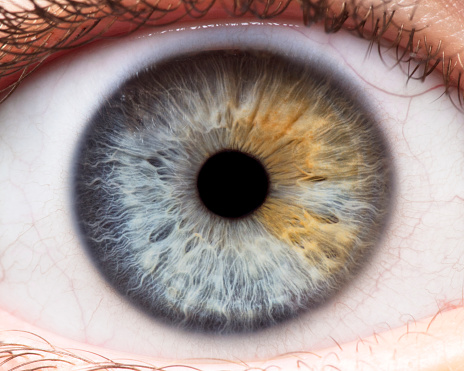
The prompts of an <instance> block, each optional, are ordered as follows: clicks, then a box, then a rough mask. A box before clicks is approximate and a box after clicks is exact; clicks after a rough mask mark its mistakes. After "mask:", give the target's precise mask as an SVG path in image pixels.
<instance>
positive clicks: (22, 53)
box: [0, 0, 464, 108]
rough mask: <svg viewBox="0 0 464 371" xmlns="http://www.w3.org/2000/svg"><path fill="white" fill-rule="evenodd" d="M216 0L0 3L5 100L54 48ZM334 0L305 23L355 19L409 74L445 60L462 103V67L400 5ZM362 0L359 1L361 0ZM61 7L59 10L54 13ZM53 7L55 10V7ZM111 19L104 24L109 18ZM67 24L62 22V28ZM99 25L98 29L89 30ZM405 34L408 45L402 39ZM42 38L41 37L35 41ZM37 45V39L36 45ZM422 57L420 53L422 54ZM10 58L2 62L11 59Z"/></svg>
mask: <svg viewBox="0 0 464 371" xmlns="http://www.w3.org/2000/svg"><path fill="white" fill-rule="evenodd" d="M216 1H220V0H208V2H207V3H206V5H205V4H204V2H203V1H202V2H201V8H200V7H198V6H197V5H198V4H200V2H199V1H198V0H196V1H192V0H179V2H178V3H177V5H175V6H173V7H169V8H162V7H159V6H158V5H157V3H156V2H155V4H150V3H149V1H148V0H138V1H137V2H135V4H132V5H129V6H126V5H123V4H122V0H100V1H98V2H93V1H90V2H76V1H74V0H67V1H66V3H63V1H59V0H49V3H50V4H51V5H48V6H46V7H40V6H39V5H37V4H36V2H35V0H30V4H31V5H33V6H34V9H33V10H17V11H8V10H6V9H5V8H4V7H0V19H1V20H0V45H3V46H2V47H1V48H0V79H3V78H10V79H11V80H12V82H11V83H10V84H9V85H7V86H6V87H5V88H3V89H2V90H0V103H2V102H3V101H4V100H5V99H6V98H8V97H9V96H10V95H11V94H12V93H13V91H14V90H15V89H16V88H17V87H18V86H19V84H20V83H21V82H22V81H23V80H24V79H25V78H26V77H27V76H28V75H29V74H31V73H32V72H33V71H34V70H35V69H37V68H38V67H39V66H40V65H42V64H43V63H44V62H45V61H46V60H47V59H48V58H49V57H50V56H51V55H52V54H54V53H56V52H58V51H63V50H67V49H72V48H75V47H78V46H82V45H85V44H88V43H90V42H92V41H95V40H97V39H101V38H103V37H104V34H105V33H107V32H108V31H109V30H110V29H111V27H112V26H113V25H114V23H115V22H116V21H119V22H121V21H122V22H128V23H132V24H133V25H134V28H133V29H132V30H131V31H130V32H131V33H132V32H135V31H137V30H139V29H140V28H141V27H143V26H151V27H160V26H166V25H169V24H172V23H175V22H177V21H178V20H179V19H180V18H183V17H185V16H186V15H189V16H190V17H192V18H198V19H199V18H202V17H203V16H205V15H206V14H207V13H208V11H209V10H210V9H211V7H212V6H213V5H214V4H215V2H216ZM292 1H295V0H282V1H279V2H274V1H273V0H264V1H263V0H234V2H233V3H232V5H231V6H230V7H228V6H226V5H225V3H224V2H222V6H223V8H224V9H225V11H226V12H227V13H229V14H230V15H231V16H233V17H238V16H243V15H245V14H247V13H249V14H252V15H254V16H255V17H257V18H259V19H270V18H274V17H276V16H278V15H281V14H282V13H283V12H284V11H285V9H287V7H288V6H289V5H290V3H291V2H292ZM331 1H332V0H300V1H299V3H300V5H301V8H302V20H303V23H304V24H305V25H306V26H310V25H311V24H313V23H318V22H323V23H324V27H325V31H326V32H328V33H335V32H337V31H339V30H340V29H341V28H342V27H343V26H344V25H345V23H346V22H347V21H348V20H351V21H352V22H353V25H352V26H350V27H349V28H348V29H349V30H350V31H353V32H355V33H357V34H358V35H359V36H360V37H361V38H363V39H366V40H368V41H369V42H370V46H369V49H368V51H369V52H370V51H371V50H372V49H373V47H374V45H375V44H377V45H378V48H377V50H378V53H379V54H380V56H381V57H382V53H383V50H391V49H394V50H395V51H396V59H397V64H398V65H399V64H401V65H405V67H406V69H407V74H408V79H420V80H425V78H426V77H427V76H428V75H430V74H431V73H432V72H433V71H434V70H435V69H436V68H437V67H438V66H439V65H440V64H442V71H443V73H442V77H443V82H444V87H445V94H448V95H450V90H451V88H452V87H456V88H457V89H456V90H457V100H458V102H457V105H458V106H459V107H461V108H462V107H464V101H463V99H462V92H461V90H462V83H461V78H462V72H461V71H459V73H458V77H457V82H454V83H453V82H452V80H451V74H452V72H453V70H454V69H455V68H456V66H457V65H458V61H459V56H451V57H447V56H445V55H444V53H443V52H442V51H441V46H442V44H441V41H440V42H439V43H438V45H437V47H436V48H435V49H433V48H431V47H430V46H429V45H427V38H426V36H424V37H423V38H420V39H418V40H417V39H415V38H414V36H415V35H416V34H417V32H418V31H420V30H417V29H416V28H411V29H405V28H404V25H402V24H401V25H400V24H396V23H395V22H394V18H395V10H392V11H388V10H386V6H387V5H388V4H389V3H391V1H392V0H381V3H380V4H379V5H377V6H373V5H363V4H357V1H356V0H346V1H344V2H343V3H342V6H341V10H340V12H339V13H334V12H333V11H331V10H330V6H331ZM419 1H420V0H416V3H415V4H414V8H413V10H412V12H411V14H412V15H411V19H412V17H413V15H414V13H415V10H414V9H415V8H416V7H417V6H418V5H419ZM358 2H359V1H358ZM181 7H183V8H184V10H185V11H184V13H183V14H181V15H180V16H178V17H176V19H174V20H173V19H169V20H167V21H166V22H163V18H164V17H166V16H167V15H168V14H171V13H172V12H173V11H176V10H179V8H181ZM57 9H58V10H59V14H56V13H57ZM51 10H53V13H52V12H51ZM105 21H106V22H107V24H105V25H104V24H103V23H104V22H105ZM62 24H66V25H67V28H66V33H65V34H64V35H63V36H62V37H61V38H60V39H59V40H58V41H56V42H55V43H54V44H52V45H48V43H49V41H50V37H51V35H52V33H51V31H52V30H53V29H55V28H60V25H62ZM61 27H62V26H61ZM98 27H101V29H100V30H99V31H98V32H97V33H96V34H94V35H92V36H89V35H90V32H91V31H93V30H95V29H97V28H98ZM391 27H395V28H396V29H397V37H396V38H395V40H393V41H392V42H390V43H388V44H386V42H385V41H383V36H384V35H385V33H386V32H387V30H389V29H390V28H391ZM404 39H407V40H408V41H407V43H406V46H405V47H401V46H400V44H401V42H402V41H403V40H404ZM38 40H40V41H39V42H38ZM33 43H34V44H35V43H38V45H33ZM419 55H420V56H419ZM8 57H9V58H11V60H10V61H8V62H2V60H4V59H6V58H8Z"/></svg>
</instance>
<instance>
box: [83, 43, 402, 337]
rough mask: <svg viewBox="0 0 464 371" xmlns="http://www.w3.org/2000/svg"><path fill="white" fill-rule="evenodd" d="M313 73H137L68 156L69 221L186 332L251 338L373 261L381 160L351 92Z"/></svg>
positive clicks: (180, 69) (273, 64)
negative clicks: (73, 154) (71, 217)
mask: <svg viewBox="0 0 464 371" xmlns="http://www.w3.org/2000/svg"><path fill="white" fill-rule="evenodd" d="M319 70H320V68H318V67H317V66H312V65H306V64H304V63H301V62H297V61H293V60H291V59H288V58H285V57H282V56H278V55H274V54H270V53H267V52H259V51H240V50H219V51H210V52H202V53H198V54H193V55H188V56H183V57H178V58H174V59H171V60H166V61H163V62H160V63H157V64H155V65H154V66H152V67H149V68H147V69H145V70H143V71H139V72H138V73H137V74H136V75H135V76H134V77H132V78H131V79H129V80H128V81H126V82H125V83H123V84H122V85H121V86H120V87H119V88H118V89H117V90H116V92H115V93H114V95H113V96H112V97H111V98H109V99H108V100H106V101H105V102H104V103H103V104H102V105H101V106H100V107H99V109H98V111H97V113H96V114H95V115H94V116H93V118H92V119H91V120H90V122H89V124H88V127H87V130H86V133H85V135H84V136H83V137H82V139H81V145H80V146H79V148H77V153H76V162H75V169H74V172H75V174H74V191H75V202H74V207H75V218H76V222H77V225H78V226H79V231H80V234H81V238H82V241H83V244H84V246H85V247H86V249H87V251H88V252H89V256H90V257H91V259H92V260H93V261H94V263H95V265H96V266H97V267H98V269H99V270H100V272H101V273H102V275H103V276H104V277H105V278H106V279H107V281H108V282H110V283H111V285H112V286H113V287H114V288H115V289H116V290H117V291H119V292H120V293H121V294H122V296H123V297H124V298H126V299H127V300H129V301H130V302H131V303H134V304H135V305H136V306H137V307H139V308H141V309H142V310H143V311H145V312H146V313H148V314H150V315H151V316H153V317H154V318H156V319H157V320H160V321H163V322H167V323H171V324H173V325H175V326H178V327H180V328H182V329H186V330H194V331H201V332H210V333H219V334H223V333H238V332H248V331H256V330H260V329H264V328H267V327H270V326H274V325H276V324H278V323H281V322H283V321H287V320H289V319H291V318H294V317H296V316H297V315H299V314H301V313H303V312H307V311H310V310H311V309H312V308H317V307H320V306H321V305H323V304H324V303H325V302H326V301H327V300H328V299H330V298H331V297H332V296H333V295H335V294H336V293H338V292H339V291H340V290H342V288H343V287H344V286H345V285H347V284H349V283H350V281H351V280H352V279H353V277H354V276H355V274H356V273H357V272H358V270H359V269H360V268H362V267H364V266H365V265H366V264H368V257H369V256H370V254H371V253H372V252H373V250H375V246H376V245H377V243H378V242H379V239H380V236H381V233H382V230H383V228H384V227H385V225H386V222H387V219H388V215H389V210H390V205H391V196H392V194H393V192H392V187H393V181H392V170H393V169H392V164H391V159H390V156H389V151H388V148H387V147H386V145H385V143H384V140H383V137H382V135H381V133H380V130H379V129H378V127H377V126H376V123H375V120H374V119H373V118H372V116H371V115H370V114H369V113H368V111H367V110H366V107H363V106H362V104H360V103H359V102H358V101H356V100H355V99H354V97H355V96H356V94H355V93H354V91H350V90H347V87H346V86H345V87H342V86H341V85H340V84H338V83H337V82H334V81H332V79H331V78H329V77H328V76H329V74H328V71H327V72H326V73H325V74H323V73H322V72H321V71H319ZM213 158H214V159H215V160H214V161H215V164H216V165H214V166H213V165H212V166H211V167H209V170H208V171H205V172H204V171H203V169H204V168H205V167H206V164H210V160H211V159H213ZM237 164H238V165H237ZM211 169H212V170H211ZM260 169H262V173H263V176H262V177H259V179H258V178H256V177H255V175H256V174H257V173H259V172H260V171H261V170H260ZM201 174H206V175H204V176H203V175H201ZM200 178H201V181H200ZM260 179H261V180H260ZM204 184H206V187H205V186H203V185H204ZM259 184H262V186H259ZM257 185H258V188H256V186H257ZM205 189H206V191H205ZM250 194H253V195H252V196H251V197H250ZM211 196H214V197H213V198H212V201H211ZM205 198H207V199H208V200H209V201H208V202H206V201H205ZM230 199H232V200H233V201H232V202H229V200H230ZM256 201H257V202H256ZM250 202H251V205H250ZM238 204H240V205H243V207H239V208H236V206H237V205H238ZM237 210H238V211H237Z"/></svg>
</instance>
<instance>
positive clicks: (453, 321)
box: [0, 308, 464, 371]
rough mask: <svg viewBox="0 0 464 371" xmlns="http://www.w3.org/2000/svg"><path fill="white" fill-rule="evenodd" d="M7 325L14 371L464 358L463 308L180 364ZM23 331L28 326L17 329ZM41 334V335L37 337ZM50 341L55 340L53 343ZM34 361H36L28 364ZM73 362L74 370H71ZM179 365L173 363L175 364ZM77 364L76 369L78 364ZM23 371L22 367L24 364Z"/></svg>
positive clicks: (366, 370) (7, 356)
mask: <svg viewBox="0 0 464 371" xmlns="http://www.w3.org/2000/svg"><path fill="white" fill-rule="evenodd" d="M5 323H6V324H8V325H9V326H11V327H10V328H15V329H16V330H15V331H0V339H2V338H3V339H5V338H6V339H7V341H5V340H3V341H0V365H2V362H4V363H3V365H6V366H7V367H8V368H7V370H13V369H14V368H15V367H17V366H20V365H26V364H27V365H28V367H31V366H36V367H37V366H39V365H40V366H42V367H44V366H45V365H46V366H51V367H54V368H55V367H56V368H58V369H59V370H61V369H62V370H69V369H79V370H102V369H106V368H105V367H110V366H111V369H116V370H124V369H126V370H127V369H131V370H146V369H147V367H149V368H148V369H150V370H151V369H159V368H162V369H164V367H165V368H166V370H167V369H169V370H191V369H194V370H249V369H256V370H267V369H274V368H275V369H277V370H278V369H282V370H305V369H308V370H326V369H335V370H357V371H370V370H406V369H408V370H421V371H442V370H443V371H445V370H460V369H461V365H462V364H463V362H464V359H463V358H464V356H463V354H462V349H463V347H464V339H463V336H462V328H463V326H464V309H463V308H458V309H454V310H449V311H441V312H438V313H437V314H436V315H435V316H434V317H432V318H428V319H424V320H421V321H414V320H411V322H410V323H409V324H408V326H405V327H401V328H398V329H394V330H391V331H387V332H384V333H381V334H375V335H374V336H370V337H367V338H363V339H359V340H357V341H353V342H350V343H347V344H342V345H338V344H337V345H335V346H334V347H332V348H329V349H324V350H323V351H318V350H315V351H308V352H301V353H290V354H284V355H281V356H280V357H276V358H274V359H270V360H267V361H260V362H251V363H248V362H246V361H241V360H237V361H236V362H233V361H222V360H217V359H211V360H204V359H193V360H190V361H186V360H183V361H181V362H179V361H175V360H158V359H152V358H150V357H143V356H137V361H136V360H135V359H134V355H131V354H127V353H122V352H115V351H112V350H107V349H102V348H98V347H95V346H90V345H87V344H80V343H76V342H73V341H70V340H67V339H64V338H61V337H57V336H56V335H53V334H48V333H46V332H44V331H43V330H39V329H37V328H35V327H33V326H31V325H30V324H26V323H24V322H22V321H20V320H18V319H16V318H15V317H13V316H11V315H10V314H8V313H6V312H2V311H0V328H1V329H5V328H7V327H6V326H5ZM18 330H24V332H22V331H18ZM34 334H40V337H39V336H38V335H34ZM49 341H50V343H48V342H49ZM28 362H32V364H28ZM70 365H72V366H73V368H70ZM174 365H175V366H176V367H173V366H174ZM74 366H75V368H74ZM19 370H23V368H19Z"/></svg>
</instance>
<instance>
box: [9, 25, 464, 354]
mask: <svg viewBox="0 0 464 371" xmlns="http://www.w3.org/2000/svg"><path fill="white" fill-rule="evenodd" d="M224 46H228V47H244V46H249V47H254V48H265V49H269V50H275V51H280V52H282V53H287V54H288V55H290V56H292V57H294V58H304V59H306V60H309V61H310V62H311V63H323V64H324V65H325V66H327V68H329V70H330V69H332V70H338V72H339V73H340V74H342V76H344V77H345V78H346V80H347V81H349V82H350V83H351V84H353V86H356V89H358V90H359V91H361V93H362V95H363V96H365V97H367V100H366V102H368V103H369V104H370V106H371V107H372V108H373V109H374V110H375V113H376V116H377V117H378V119H379V124H380V127H381V130H382V131H383V132H384V133H385V136H386V138H387V141H388V142H389V144H390V146H391V148H392V151H393V157H394V162H395V166H396V168H397V172H398V174H397V194H396V203H395V205H394V210H393V215H392V218H391V223H390V225H389V226H388V228H387V230H386V233H385V237H384V239H383V241H382V242H381V244H380V246H379V248H378V252H377V253H376V254H375V256H373V258H372V261H371V262H370V264H369V265H368V266H367V267H366V269H364V270H363V271H362V272H361V274H360V275H359V276H358V277H357V279H356V280H355V281H354V282H352V283H350V285H348V286H347V287H346V289H345V290H344V291H343V292H342V293H341V294H340V295H338V296H337V297H335V298H334V299H333V300H332V301H331V302H329V303H327V305H325V306H324V307H322V308H320V309H319V310H317V311H314V312H312V313H309V314H307V315H305V316H302V317H300V318H298V319H296V320H294V321H292V322H290V323H286V324H284V325H282V326H279V327H275V328H272V329H269V330H266V331H263V332H259V333H256V334H253V335H247V336H231V337H227V338H219V337H215V336H202V335H198V334H185V333H182V332H179V331H175V330H173V329H172V328H170V327H167V326H164V325H162V324H158V323H155V322H153V321H152V320H151V319H149V318H148V317H146V316H145V315H143V314H141V313H139V312H138V311H136V310H135V309H133V308H132V307H131V306H130V305H129V304H128V303H126V302H125V301H124V299H121V298H120V297H119V296H118V295H116V294H115V293H114V292H113V291H112V289H111V288H110V287H108V285H107V284H106V283H105V282H104V281H103V280H102V278H101V277H100V276H99V274H98V273H97V271H96V270H95V269H94V268H93V266H92V264H91V262H90V261H89V259H88V257H87V256H86V255H85V253H84V252H83V249H82V247H81V246H80V241H79V239H78V237H77V236H76V234H75V232H74V229H73V225H72V220H71V217H70V207H71V205H70V199H69V175H70V171H71V168H70V166H71V163H72V156H73V151H74V148H75V147H76V145H77V141H78V139H79V136H80V135H81V133H82V131H83V130H84V126H85V123H86V121H87V119H88V118H89V117H90V115H91V113H92V111H93V110H94V109H95V108H96V107H97V106H98V104H99V103H100V102H102V101H103V100H104V99H105V97H106V96H108V94H109V93H110V92H111V91H112V90H113V89H114V88H115V87H116V86H117V84H118V83H120V82H121V81H123V80H124V79H125V78H126V77H128V76H130V75H131V74H132V73H134V72H135V71H137V69H138V68H141V67H142V66H144V65H146V64H148V63H150V62H152V61H156V60H159V59H162V58H165V57H168V56H169V55H175V54H177V53H179V52H187V51H189V50H202V49H212V48H218V47H224ZM366 50H367V42H365V41H362V40H358V39H356V38H353V37H352V36H350V35H348V34H346V33H343V32H341V33H339V34H337V35H331V36H330V35H326V34H324V33H323V32H322V30H321V29H319V28H316V27H312V28H310V29H307V28H304V27H298V26H293V25H290V24H288V25H285V24H270V23H260V22H248V23H240V24H238V23H236V24H202V25H196V26H192V27H185V28H182V29H172V30H165V31H159V32H156V33H153V32H152V33H147V32H145V33H144V34H139V35H137V36H132V37H130V38H126V39H124V40H118V41H117V42H107V43H105V44H100V45H98V46H95V47H90V48H87V49H86V51H83V52H81V53H76V54H74V55H73V56H72V58H71V57H66V58H63V59H62V60H59V61H57V62H56V63H53V64H51V65H50V66H48V67H47V68H46V69H45V70H43V71H41V72H40V73H39V74H37V76H36V77H34V78H33V79H31V80H30V81H28V82H27V83H26V84H24V85H23V86H22V87H21V88H20V89H19V90H18V91H17V93H16V94H15V95H13V96H12V98H11V99H10V100H8V101H7V102H6V103H5V104H4V105H3V106H1V107H0V123H1V128H0V189H1V194H0V277H1V279H0V307H2V308H3V309H5V310H7V311H9V312H11V313H14V314H15V315H16V316H18V317H21V318H24V319H26V320H28V321H30V322H31V323H33V324H36V325H38V326H40V327H43V328H46V329H48V330H51V331H54V332H56V333H59V334H62V335H64V336H67V337H69V338H73V339H76V340H79V341H84V342H88V343H92V344H96V345H104V346H106V347H109V348H113V349H121V350H124V351H127V352H134V353H141V354H147V355H151V356H159V357H166V358H184V357H214V358H230V359H235V358H239V359H253V358H264V357H269V356H275V355H277V354H281V353H285V352H291V351H301V350H306V351H308V350H312V349H317V348H322V347H325V346H332V345H333V340H332V339H331V338H333V339H335V340H336V341H337V342H339V343H343V342H345V341H349V340H352V339H354V338H356V337H358V336H366V335H370V334H372V332H373V331H376V332H380V331H382V330H384V329H387V328H389V327H396V326H399V325H402V324H404V323H405V322H407V321H409V320H411V318H412V316H414V318H421V317H424V316H428V315H432V314H434V313H435V312H436V310H437V309H438V307H437V305H440V303H444V302H447V301H450V300H453V299H459V298H460V297H461V293H462V282H463V278H464V273H463V269H462V268H463V267H464V266H463V261H462V248H463V242H462V241H464V227H463V226H464V223H463V222H464V220H463V219H464V217H463V215H464V207H463V202H462V200H463V196H464V195H463V194H462V192H463V190H464V177H463V169H464V154H463V152H462V144H463V141H464V125H462V124H463V122H462V121H463V116H462V115H461V114H460V113H459V112H458V111H457V110H456V109H455V108H454V107H453V106H452V105H451V103H450V102H449V100H448V99H447V98H446V97H441V98H440V94H441V93H442V90H441V89H436V90H431V89H432V88H433V87H435V86H437V85H439V83H440V79H439V78H435V77H433V76H431V77H430V79H429V80H428V81H427V82H426V83H425V84H421V83H418V82H415V81H410V82H409V84H406V79H405V77H404V74H403V73H402V72H401V71H400V70H399V69H397V68H396V69H390V68H389V66H388V65H387V66H385V65H384V64H382V62H381V61H380V60H379V58H378V56H377V55H376V54H375V53H373V55H372V56H371V57H369V58H365V56H366ZM385 58H386V60H387V64H388V63H390V64H391V65H393V64H394V60H393V59H392V58H390V57H388V56H386V57H385ZM428 90H431V91H430V92H427V91H428ZM353 93H354V91H353ZM459 192H461V194H460V193H459Z"/></svg>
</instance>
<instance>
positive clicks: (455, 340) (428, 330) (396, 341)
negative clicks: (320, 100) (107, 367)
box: [3, 309, 462, 367]
mask: <svg viewBox="0 0 464 371" xmlns="http://www.w3.org/2000/svg"><path fill="white" fill-rule="evenodd" d="M459 311H460V310H459V309H456V310H455V311H453V312H452V313H453V314H451V312H448V313H443V314H440V315H438V316H437V318H436V319H434V320H433V321H432V319H428V320H426V321H423V322H421V321H420V322H418V323H419V324H418V327H417V328H414V329H411V328H409V329H408V330H406V329H401V331H398V332H396V333H395V335H392V336H391V337H390V338H389V340H388V341H387V342H386V343H389V344H390V341H391V344H393V345H391V347H387V348H388V352H391V353H388V355H389V356H390V355H391V354H399V353H400V350H399V348H403V343H402V342H401V340H402V339H404V338H408V339H409V340H410V339H411V336H409V335H408V336H406V334H411V333H414V339H413V340H412V341H411V342H410V343H409V344H410V345H411V344H412V345H411V348H408V347H406V348H408V349H412V347H418V349H419V350H422V351H423V350H424V349H430V347H432V348H434V343H430V342H427V341H424V338H427V337H429V336H430V337H433V336H432V335H431V334H432V331H434V330H435V327H434V325H435V324H438V325H437V326H438V328H439V329H440V330H442V329H447V330H450V331H449V332H444V331H443V332H440V331H437V335H436V338H439V339H440V346H442V345H443V344H445V345H446V346H447V351H448V352H451V353H452V352H453V349H454V350H456V348H457V350H459V346H460V344H461V343H460V340H459V339H460V337H459V333H457V331H456V329H459V328H462V321H461V317H460V316H459ZM3 318H4V319H6V323H7V324H11V326H14V325H15V324H16V323H15V322H13V321H11V322H8V321H9V318H10V317H8V316H7V315H5V316H4V317H3ZM442 318H443V319H444V320H443V321H439V320H437V319H442ZM445 319H446V320H445ZM445 323H452V324H454V326H453V327H452V328H450V327H447V326H445ZM429 324H431V325H430V327H428V325H429ZM17 326H18V327H17V328H21V327H20V326H21V325H20V324H18V325H17ZM7 327H8V328H11V327H10V326H7ZM23 328H24V329H27V328H29V329H31V328H30V327H28V326H25V327H23ZM453 331H454V332H453ZM38 333H40V330H38ZM417 334H425V335H424V338H421V336H416V335H417ZM58 341H61V340H58ZM369 341H371V342H372V344H378V343H380V344H385V343H382V341H378V340H376V339H375V338H370V339H369V340H366V342H369ZM66 346H67V345H66ZM436 346H438V345H436V344H435V347H436ZM443 346H444V345H443ZM79 347H80V348H83V347H84V346H83V345H81V346H79ZM350 347H351V348H350ZM421 347H423V348H422V349H421ZM342 348H343V350H344V351H343V352H342V351H341V350H337V349H336V348H334V349H332V350H333V351H334V352H335V354H336V355H337V356H338V358H340V359H342V360H343V359H349V357H348V356H347V354H348V351H347V349H352V350H353V353H354V354H356V356H355V359H356V360H357V361H361V360H363V358H361V357H363V356H364V355H366V354H365V353H364V352H363V351H362V350H359V348H361V347H360V346H359V347H357V348H358V349H356V350H355V348H356V347H355V346H354V345H353V346H351V345H350V346H347V347H345V346H342ZM374 349H376V350H378V352H375V351H374V352H372V353H371V355H370V357H371V360H372V358H373V357H374V356H373V354H374V353H375V354H377V355H378V354H381V352H380V348H377V347H376V346H374ZM416 351H417V349H416ZM101 352H103V353H104V351H101ZM367 353H369V352H367ZM430 353H432V352H430ZM433 353H435V352H433ZM448 354H450V353H448ZM115 356H116V357H117V355H115ZM318 356H321V357H322V358H326V357H324V356H323V355H322V353H321V354H318ZM368 356H369V355H368ZM327 358H328V357H327ZM403 359H405V358H404V357H403ZM422 359H423V360H424V359H426V358H422ZM399 360H401V357H399V356H398V357H397V358H396V360H395V361H397V362H398V363H399ZM442 360H443V361H446V362H449V363H448V365H452V364H453V362H454V361H455V360H456V359H455V358H453V355H452V354H451V355H449V356H448V358H444V359H442ZM305 361H306V362H310V361H309V360H308V359H305ZM409 361H411V358H410V359H409ZM413 361H415V360H413ZM427 361H430V362H432V360H430V359H427ZM438 361H440V360H438ZM311 362H312V361H311ZM329 362H330V361H329ZM329 362H327V364H333V365H336V364H337V363H336V361H333V363H329ZM373 362H374V361H373ZM341 364H343V363H341ZM431 364H432V363H430V364H429V365H431ZM420 365H421V366H424V367H426V366H427V363H426V362H425V361H424V363H422V364H420Z"/></svg>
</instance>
